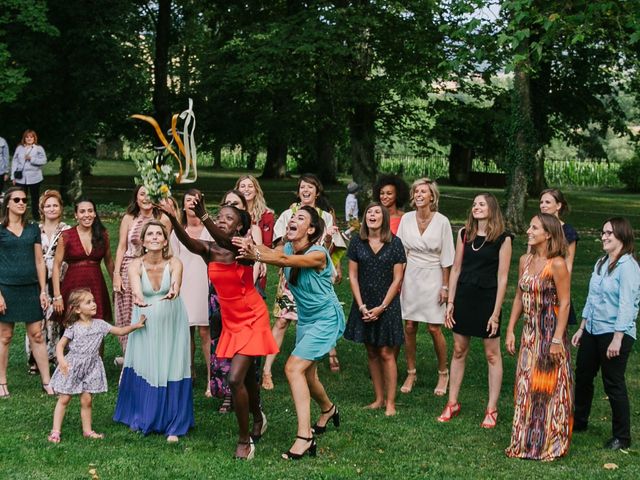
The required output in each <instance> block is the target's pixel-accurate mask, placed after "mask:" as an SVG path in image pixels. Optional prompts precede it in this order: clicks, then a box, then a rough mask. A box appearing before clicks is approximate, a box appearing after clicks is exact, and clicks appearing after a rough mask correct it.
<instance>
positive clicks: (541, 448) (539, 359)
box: [505, 255, 573, 461]
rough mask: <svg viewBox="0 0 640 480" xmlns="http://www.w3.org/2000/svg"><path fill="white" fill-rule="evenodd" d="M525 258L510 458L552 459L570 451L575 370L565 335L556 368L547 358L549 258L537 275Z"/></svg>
mask: <svg viewBox="0 0 640 480" xmlns="http://www.w3.org/2000/svg"><path fill="white" fill-rule="evenodd" d="M532 258H533V255H529V258H527V260H526V263H525V269H524V272H523V274H522V277H521V278H520V289H521V290H522V308H523V313H524V315H523V316H524V326H523V328H522V338H521V341H520V352H519V355H518V364H517V370H516V380H515V387H514V403H515V405H514V414H513V429H512V432H511V444H510V445H509V447H508V448H507V449H506V451H505V452H506V454H507V456H508V457H516V458H526V459H532V460H545V461H549V460H554V459H556V458H558V457H562V456H564V455H566V454H567V452H568V451H569V443H570V442H571V431H572V428H573V372H572V370H571V357H570V355H569V343H568V341H567V336H566V332H565V335H564V338H563V343H564V351H565V353H566V356H565V357H564V358H563V359H562V360H561V362H560V363H559V364H556V363H554V361H553V360H552V359H551V357H550V356H549V348H550V347H551V339H552V338H553V335H554V332H555V329H556V325H557V313H558V297H557V292H556V286H555V284H554V283H553V276H552V273H551V262H552V259H549V260H548V261H547V264H546V265H545V267H544V268H543V269H542V271H541V272H540V273H538V274H536V275H531V274H530V273H529V265H530V263H531V259H532Z"/></svg>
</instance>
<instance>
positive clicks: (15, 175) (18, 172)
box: [13, 170, 22, 180]
mask: <svg viewBox="0 0 640 480" xmlns="http://www.w3.org/2000/svg"><path fill="white" fill-rule="evenodd" d="M13 178H14V179H16V180H22V170H16V171H15V172H13Z"/></svg>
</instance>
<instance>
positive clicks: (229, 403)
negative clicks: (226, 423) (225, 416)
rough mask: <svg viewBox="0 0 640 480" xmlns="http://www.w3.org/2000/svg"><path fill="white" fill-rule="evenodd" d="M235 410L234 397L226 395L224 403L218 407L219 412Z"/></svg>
mask: <svg viewBox="0 0 640 480" xmlns="http://www.w3.org/2000/svg"><path fill="white" fill-rule="evenodd" d="M231 412H233V398H232V397H231V395H225V396H224V400H223V401H222V405H220V408H219V409H218V413H231Z"/></svg>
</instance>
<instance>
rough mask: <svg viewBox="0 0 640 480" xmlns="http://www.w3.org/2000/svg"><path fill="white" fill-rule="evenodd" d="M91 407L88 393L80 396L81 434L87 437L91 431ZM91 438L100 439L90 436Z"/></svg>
mask: <svg viewBox="0 0 640 480" xmlns="http://www.w3.org/2000/svg"><path fill="white" fill-rule="evenodd" d="M92 405H93V396H92V395H91V394H90V393H88V392H82V393H81V394H80V419H81V420H82V432H83V433H84V435H85V436H89V435H88V434H90V433H91V432H92V431H93V428H92V426H91V423H92V422H91V407H92ZM91 438H100V437H97V436H94V435H91Z"/></svg>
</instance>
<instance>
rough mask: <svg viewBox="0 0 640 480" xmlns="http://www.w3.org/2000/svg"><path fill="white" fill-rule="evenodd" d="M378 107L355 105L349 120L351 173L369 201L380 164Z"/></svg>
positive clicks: (364, 197)
mask: <svg viewBox="0 0 640 480" xmlns="http://www.w3.org/2000/svg"><path fill="white" fill-rule="evenodd" d="M375 121H376V108H375V106H373V105H370V104H357V105H355V106H354V109H353V113H352V114H351V118H350V122H349V130H350V138H351V173H352V175H353V180H354V181H355V182H356V183H358V184H359V185H360V187H361V188H362V191H363V198H362V201H363V202H364V203H367V201H368V200H369V198H367V197H368V196H369V195H370V191H371V187H372V185H373V184H374V183H375V181H376V175H377V174H378V164H377V161H376V158H375V132H376V126H375Z"/></svg>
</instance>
